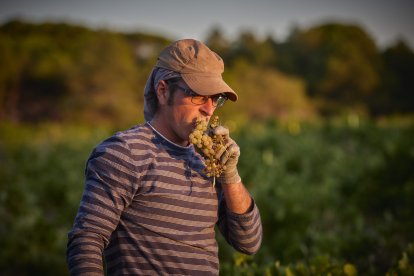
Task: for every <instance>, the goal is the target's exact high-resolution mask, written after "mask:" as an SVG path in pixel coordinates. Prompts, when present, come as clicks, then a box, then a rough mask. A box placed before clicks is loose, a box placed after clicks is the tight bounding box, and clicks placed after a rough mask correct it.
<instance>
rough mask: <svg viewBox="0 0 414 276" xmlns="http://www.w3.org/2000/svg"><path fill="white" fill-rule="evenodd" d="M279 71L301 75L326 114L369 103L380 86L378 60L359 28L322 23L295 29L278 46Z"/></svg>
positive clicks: (365, 34)
mask: <svg viewBox="0 0 414 276" xmlns="http://www.w3.org/2000/svg"><path fill="white" fill-rule="evenodd" d="M280 52H281V53H280V55H283V54H287V55H290V57H288V58H285V59H283V58H282V59H281V62H280V63H279V64H280V66H281V68H282V69H286V70H287V71H289V72H290V73H295V74H297V75H299V76H302V77H303V78H304V79H305V80H306V82H307V85H308V87H307V92H308V93H309V95H311V96H313V97H315V98H317V99H318V100H320V101H321V102H322V106H321V108H322V110H323V111H325V112H327V113H328V114H329V113H331V112H334V111H336V110H337V108H338V107H341V106H342V107H345V108H348V107H350V108H355V107H357V106H359V105H365V103H367V102H368V104H369V102H370V101H371V100H372V97H374V94H375V91H376V90H377V88H378V85H379V66H380V59H379V54H378V50H377V47H376V45H375V43H374V41H373V39H372V38H371V37H370V36H369V35H368V34H367V33H366V32H365V31H364V30H363V29H362V28H360V27H359V26H354V25H343V24H335V23H331V24H324V25H320V26H316V27H312V28H310V29H308V30H305V31H300V30H298V29H295V30H294V32H293V33H292V34H291V36H290V37H289V39H288V41H287V43H286V44H284V45H282V46H281V51H280Z"/></svg>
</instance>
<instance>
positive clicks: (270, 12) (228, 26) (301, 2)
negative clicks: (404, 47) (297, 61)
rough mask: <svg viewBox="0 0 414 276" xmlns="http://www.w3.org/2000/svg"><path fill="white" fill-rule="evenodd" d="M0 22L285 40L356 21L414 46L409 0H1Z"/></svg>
mask: <svg viewBox="0 0 414 276" xmlns="http://www.w3.org/2000/svg"><path fill="white" fill-rule="evenodd" d="M0 1H1V2H0V23H4V22H6V21H8V20H9V19H11V18H13V17H15V16H20V17H21V18H24V19H28V20H31V21H66V22H72V23H78V24H84V25H87V26H91V27H106V28H111V29H118V30H127V31H143V32H150V33H155V34H161V35H164V36H166V37H168V38H171V39H180V38H190V37H191V38H195V39H199V40H204V39H205V38H206V37H207V34H208V31H210V30H211V29H212V27H213V26H219V27H220V28H221V29H222V31H223V32H224V34H225V35H228V37H229V38H230V39H233V38H234V37H236V36H237V35H238V34H239V33H240V31H241V30H250V31H253V32H254V33H255V34H256V35H257V37H258V38H261V37H263V36H265V35H269V34H270V35H271V36H272V37H273V38H275V39H276V40H279V41H283V40H284V39H285V37H286V35H287V34H288V33H289V31H290V29H291V28H292V27H293V26H294V25H297V26H299V27H300V28H301V29H302V28H308V27H310V26H314V25H315V24H318V23H321V22H327V21H336V22H342V23H356V24H359V25H360V26H362V27H363V28H364V29H365V30H366V31H367V32H368V33H369V34H370V35H371V36H372V37H373V38H374V40H375V41H376V43H377V45H379V46H380V47H382V46H387V45H389V44H390V43H392V42H393V41H395V40H396V39H397V38H400V37H402V38H404V39H405V40H406V41H407V42H408V43H409V44H410V46H411V48H412V49H413V48H414V1H412V0H205V1H198V0H118V1H115V0H70V1H67V0H65V1H61V0H0Z"/></svg>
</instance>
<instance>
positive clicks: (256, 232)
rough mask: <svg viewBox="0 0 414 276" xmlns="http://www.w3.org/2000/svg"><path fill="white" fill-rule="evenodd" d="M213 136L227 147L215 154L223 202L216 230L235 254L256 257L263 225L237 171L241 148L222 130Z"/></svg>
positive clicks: (219, 128) (257, 210)
mask: <svg viewBox="0 0 414 276" xmlns="http://www.w3.org/2000/svg"><path fill="white" fill-rule="evenodd" d="M215 134H216V135H223V136H224V140H225V141H226V145H225V146H224V148H223V149H222V151H220V152H218V153H217V154H216V158H217V159H219V160H220V162H221V163H222V165H223V166H225V168H226V169H225V170H224V172H223V174H222V175H221V176H220V179H219V182H220V184H221V189H222V192H223V193H222V198H221V200H220V201H221V203H220V207H219V228H220V231H221V233H222V234H223V236H224V237H225V239H226V240H227V242H228V243H229V244H231V245H232V246H233V247H234V248H235V249H236V250H238V251H240V252H242V253H245V254H255V253H256V252H257V251H258V250H259V248H260V245H261V241H262V224H261V219H260V213H259V209H258V208H257V206H256V204H255V203H254V201H253V199H252V197H251V195H250V194H249V192H248V191H247V189H246V188H245V186H244V185H243V183H242V182H241V178H240V176H239V173H238V171H237V163H238V160H239V156H240V148H239V146H238V145H237V144H236V142H235V141H234V140H233V139H231V138H230V136H229V132H228V130H227V129H225V128H223V127H217V128H216V132H215Z"/></svg>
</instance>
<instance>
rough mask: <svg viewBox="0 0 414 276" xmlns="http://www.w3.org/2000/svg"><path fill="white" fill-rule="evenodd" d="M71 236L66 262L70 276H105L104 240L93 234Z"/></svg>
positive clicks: (73, 234)
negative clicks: (103, 259)
mask: <svg viewBox="0 0 414 276" xmlns="http://www.w3.org/2000/svg"><path fill="white" fill-rule="evenodd" d="M79 232H80V231H79ZM69 236H70V238H69V242H68V248H67V252H66V258H67V260H66V261H67V264H68V268H69V273H70V275H103V274H104V271H103V261H102V252H103V247H104V245H103V242H102V240H101V239H100V238H99V237H98V236H97V235H95V234H92V233H82V232H80V233H73V232H71V233H70V234H69Z"/></svg>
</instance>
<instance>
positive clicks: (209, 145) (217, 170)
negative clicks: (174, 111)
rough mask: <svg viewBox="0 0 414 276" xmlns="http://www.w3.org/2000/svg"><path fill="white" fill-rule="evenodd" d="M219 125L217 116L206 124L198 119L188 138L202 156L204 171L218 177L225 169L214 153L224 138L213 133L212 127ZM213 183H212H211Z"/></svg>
mask: <svg viewBox="0 0 414 276" xmlns="http://www.w3.org/2000/svg"><path fill="white" fill-rule="evenodd" d="M218 125H219V117H218V116H214V117H213V118H212V120H211V123H210V125H208V123H207V121H206V120H203V119H198V120H197V122H196V127H195V128H194V130H193V131H192V132H191V134H190V136H189V138H190V142H191V143H192V144H194V146H195V148H196V149H197V151H198V152H200V154H201V155H202V156H203V157H204V159H205V163H206V167H205V169H204V173H205V174H206V175H207V176H208V177H211V176H212V177H214V181H215V178H216V177H219V176H220V175H221V174H222V173H223V171H224V170H225V169H226V167H225V166H224V165H222V164H221V163H220V160H218V159H216V157H215V154H216V152H219V151H220V150H222V148H223V147H224V142H225V141H224V139H223V137H222V136H221V135H215V134H213V133H214V131H213V130H214V129H215V128H216V127H217V126H218ZM213 184H214V183H213Z"/></svg>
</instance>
